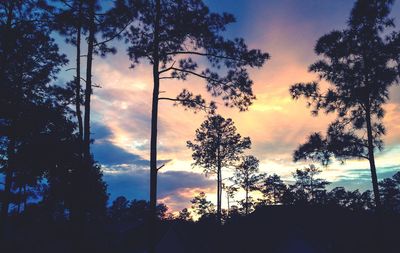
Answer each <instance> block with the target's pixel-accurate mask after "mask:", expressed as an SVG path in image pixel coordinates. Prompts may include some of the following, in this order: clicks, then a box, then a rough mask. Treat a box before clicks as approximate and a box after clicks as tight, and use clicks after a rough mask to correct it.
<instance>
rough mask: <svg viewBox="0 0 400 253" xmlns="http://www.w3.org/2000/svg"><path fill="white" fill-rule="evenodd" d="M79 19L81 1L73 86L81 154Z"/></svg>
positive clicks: (80, 27)
mask: <svg viewBox="0 0 400 253" xmlns="http://www.w3.org/2000/svg"><path fill="white" fill-rule="evenodd" d="M81 17H82V0H81V1H79V11H78V25H77V29H76V85H75V100H76V101H75V107H76V117H77V120H78V131H79V132H78V138H79V140H78V141H79V148H80V150H79V152H80V154H82V142H83V122H82V113H81V30H82V24H81Z"/></svg>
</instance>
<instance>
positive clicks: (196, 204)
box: [190, 192, 215, 217]
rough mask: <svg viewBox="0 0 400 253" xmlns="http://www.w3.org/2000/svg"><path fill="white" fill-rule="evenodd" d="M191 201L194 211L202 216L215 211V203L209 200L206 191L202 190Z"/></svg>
mask: <svg viewBox="0 0 400 253" xmlns="http://www.w3.org/2000/svg"><path fill="white" fill-rule="evenodd" d="M190 203H192V209H193V211H194V212H195V213H196V214H197V215H199V216H200V217H203V216H205V215H209V214H213V213H215V206H214V204H213V203H212V202H211V201H208V200H207V198H206V194H205V193H204V192H200V193H199V194H198V195H197V196H195V197H194V198H193V199H192V200H191V201H190Z"/></svg>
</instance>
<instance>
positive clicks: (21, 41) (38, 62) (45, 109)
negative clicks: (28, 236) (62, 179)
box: [0, 1, 67, 221]
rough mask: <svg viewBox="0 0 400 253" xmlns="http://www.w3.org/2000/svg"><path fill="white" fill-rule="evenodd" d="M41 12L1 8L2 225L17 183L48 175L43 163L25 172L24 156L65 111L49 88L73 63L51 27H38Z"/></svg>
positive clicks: (33, 4)
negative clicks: (68, 64) (38, 136)
mask: <svg viewBox="0 0 400 253" xmlns="http://www.w3.org/2000/svg"><path fill="white" fill-rule="evenodd" d="M39 6H40V5H38V2H37V1H17V2H16V1H3V2H2V3H1V5H0V25H1V29H0V33H1V34H0V62H1V64H0V65H1V67H0V83H1V86H0V89H1V90H0V107H1V109H0V136H1V139H2V144H3V145H4V146H3V148H2V149H1V150H2V151H3V152H4V153H2V154H1V157H2V158H3V161H4V165H3V166H2V171H3V172H4V174H5V183H4V192H3V198H2V205H1V207H2V208H1V217H0V218H1V220H2V221H5V220H6V218H7V214H8V210H9V204H10V198H11V193H12V192H11V191H12V187H13V184H14V183H15V180H14V179H15V177H16V176H17V175H18V176H19V178H20V179H22V177H24V179H23V181H22V182H21V180H20V181H19V183H22V185H27V184H30V185H34V184H36V182H37V180H38V179H39V178H40V177H41V176H42V175H43V168H41V166H40V165H39V164H38V163H36V164H35V165H38V166H33V165H32V166H31V168H30V169H29V170H26V171H24V172H22V171H21V169H22V168H24V167H25V166H26V164H24V160H22V157H19V156H20V155H22V153H23V154H26V153H27V152H26V150H27V149H28V146H30V147H32V146H31V145H30V144H32V143H33V142H35V141H37V139H36V138H32V136H35V135H42V136H45V135H46V134H45V133H46V130H47V131H50V129H52V127H51V124H53V122H52V120H53V118H52V116H53V115H54V113H55V112H58V111H62V110H63V109H65V108H61V107H58V106H59V104H58V103H57V101H56V102H54V100H53V101H52V100H51V99H52V98H53V94H54V93H53V91H54V89H53V86H51V85H49V84H50V82H51V81H52V80H54V78H55V75H56V74H57V73H58V72H59V70H60V67H61V66H62V65H64V64H65V63H66V62H67V61H66V58H65V56H64V55H61V54H59V52H58V47H57V45H56V44H55V43H54V40H53V39H51V38H50V30H49V27H48V26H46V25H45V24H43V23H41V22H37V20H38V17H39V19H40V18H42V19H43V20H45V19H46V17H45V16H44V15H43V13H42V11H41V10H42V8H40V7H39ZM53 102H54V103H53ZM46 114H48V115H47V116H45V115H46ZM35 117H36V118H35ZM66 127H67V124H66ZM40 158H42V159H43V158H44V157H43V154H42V155H41V156H40ZM40 158H39V157H38V158H37V159H40ZM30 161H32V160H30ZM29 181H30V182H29ZM22 185H21V186H22Z"/></svg>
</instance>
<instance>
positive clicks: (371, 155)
mask: <svg viewBox="0 0 400 253" xmlns="http://www.w3.org/2000/svg"><path fill="white" fill-rule="evenodd" d="M366 121H367V136H368V161H369V166H370V169H371V178H372V188H373V191H374V199H375V205H376V210H377V211H378V212H379V211H380V209H381V199H380V195H379V186H378V176H377V174H376V166H375V157H374V144H373V136H372V126H371V112H370V106H369V105H368V106H367V110H366Z"/></svg>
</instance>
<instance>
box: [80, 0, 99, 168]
mask: <svg viewBox="0 0 400 253" xmlns="http://www.w3.org/2000/svg"><path fill="white" fill-rule="evenodd" d="M95 4H96V1H94V0H92V1H90V7H89V22H90V23H89V38H88V53H87V63H86V89H85V122H84V123H85V124H84V126H83V127H84V151H83V152H84V157H85V160H86V162H88V161H89V157H90V98H91V95H92V62H93V45H94V39H95V37H94V35H95V32H96V31H95V29H96V28H95V20H94V18H95Z"/></svg>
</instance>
